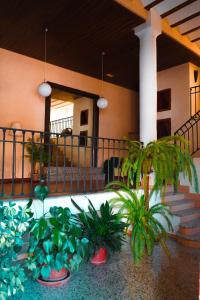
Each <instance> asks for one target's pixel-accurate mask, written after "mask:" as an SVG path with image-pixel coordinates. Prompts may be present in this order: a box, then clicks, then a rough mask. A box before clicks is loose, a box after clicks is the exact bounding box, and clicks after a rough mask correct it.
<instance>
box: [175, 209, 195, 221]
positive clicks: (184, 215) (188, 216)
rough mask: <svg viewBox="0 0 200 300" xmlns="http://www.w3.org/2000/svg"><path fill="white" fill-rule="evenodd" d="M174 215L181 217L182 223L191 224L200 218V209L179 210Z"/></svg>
mask: <svg viewBox="0 0 200 300" xmlns="http://www.w3.org/2000/svg"><path fill="white" fill-rule="evenodd" d="M174 215H176V216H178V217H180V220H181V223H184V222H189V221H191V220H194V219H197V218H199V217H200V208H189V209H184V210H179V211H177V212H175V213H174Z"/></svg>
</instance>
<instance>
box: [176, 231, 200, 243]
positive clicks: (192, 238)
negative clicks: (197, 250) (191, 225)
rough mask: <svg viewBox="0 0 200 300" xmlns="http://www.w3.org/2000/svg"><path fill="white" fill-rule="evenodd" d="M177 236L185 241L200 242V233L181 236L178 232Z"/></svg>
mask: <svg viewBox="0 0 200 300" xmlns="http://www.w3.org/2000/svg"><path fill="white" fill-rule="evenodd" d="M177 236H179V237H181V238H183V239H185V240H189V241H198V242H200V233H196V234H192V235H186V234H181V233H179V232H177Z"/></svg>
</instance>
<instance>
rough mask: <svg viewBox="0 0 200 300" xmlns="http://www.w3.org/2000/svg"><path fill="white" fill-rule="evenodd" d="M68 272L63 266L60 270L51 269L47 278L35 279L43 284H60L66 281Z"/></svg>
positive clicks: (54, 285) (68, 276) (68, 275)
mask: <svg viewBox="0 0 200 300" xmlns="http://www.w3.org/2000/svg"><path fill="white" fill-rule="evenodd" d="M69 278H70V273H69V271H68V270H67V269H65V268H63V269H62V270H60V271H56V270H52V271H51V274H50V276H49V277H48V278H47V279H43V278H38V279H37V281H38V282H39V283H40V284H42V285H44V286H53V287H56V286H61V285H64V284H66V283H67V282H68V280H69Z"/></svg>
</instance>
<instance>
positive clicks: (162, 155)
mask: <svg viewBox="0 0 200 300" xmlns="http://www.w3.org/2000/svg"><path fill="white" fill-rule="evenodd" d="M180 144H182V145H184V149H183V148H182V147H181V146H180ZM128 146H129V147H128V156H127V157H126V158H125V159H124V161H123V165H122V176H124V177H127V183H128V186H131V185H132V184H133V183H135V187H136V189H138V188H140V180H141V176H143V188H144V201H145V207H146V209H148V208H149V199H150V197H151V194H152V193H153V192H155V191H156V192H158V191H161V192H162V193H164V192H165V191H166V188H167V185H168V184H173V185H174V186H175V188H176V189H177V185H178V177H179V173H180V172H183V174H184V175H185V176H186V177H187V178H188V179H189V182H190V183H191V184H192V182H193V179H194V187H195V191H196V192H198V178H197V174H196V169H195V166H194V164H193V161H192V158H191V156H190V154H189V147H188V143H187V142H186V141H185V140H184V139H183V138H181V137H177V136H169V137H163V138H161V139H159V140H157V141H153V142H149V143H148V144H147V145H146V146H144V145H143V143H142V142H138V141H128ZM152 171H153V172H154V184H153V187H152V189H151V193H150V194H149V175H150V173H151V172H152ZM133 181H134V182H133Z"/></svg>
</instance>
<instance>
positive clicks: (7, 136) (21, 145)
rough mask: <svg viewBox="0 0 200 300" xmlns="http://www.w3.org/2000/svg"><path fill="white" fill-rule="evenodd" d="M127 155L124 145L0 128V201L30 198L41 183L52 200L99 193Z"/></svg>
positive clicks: (58, 134) (63, 134) (103, 139)
mask: <svg viewBox="0 0 200 300" xmlns="http://www.w3.org/2000/svg"><path fill="white" fill-rule="evenodd" d="M71 120H72V119H71ZM64 127H65V125H64ZM60 128H61V127H57V129H58V131H60ZM126 153H127V141H126V140H120V139H109V138H100V137H92V136H80V135H72V134H70V133H69V132H67V133H58V132H42V131H34V130H26V129H15V128H5V127H0V157H1V159H0V174H1V175H0V197H1V198H5V197H12V198H13V197H14V198H18V197H19V198H20V197H30V196H33V191H34V187H35V185H37V184H38V182H39V181H40V180H41V179H43V180H44V181H45V183H46V185H47V186H48V188H49V191H50V195H64V194H79V193H90V192H98V191H102V190H103V189H104V188H105V186H106V184H107V183H109V182H111V181H113V180H115V179H120V166H121V159H122V158H123V157H124V156H125V155H126Z"/></svg>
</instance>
